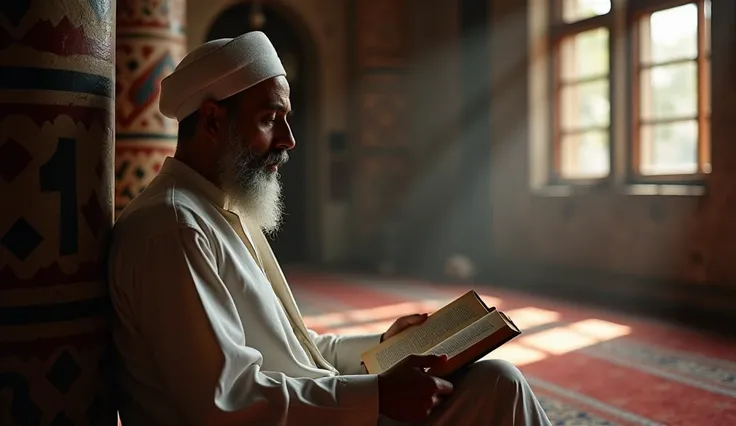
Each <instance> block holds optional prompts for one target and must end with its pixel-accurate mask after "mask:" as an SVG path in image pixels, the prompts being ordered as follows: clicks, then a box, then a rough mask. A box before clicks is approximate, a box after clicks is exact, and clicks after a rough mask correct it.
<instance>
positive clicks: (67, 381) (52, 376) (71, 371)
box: [46, 351, 82, 394]
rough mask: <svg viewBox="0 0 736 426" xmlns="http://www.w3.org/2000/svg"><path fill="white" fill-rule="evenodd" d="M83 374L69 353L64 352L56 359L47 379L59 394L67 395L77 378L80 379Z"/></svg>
mask: <svg viewBox="0 0 736 426" xmlns="http://www.w3.org/2000/svg"><path fill="white" fill-rule="evenodd" d="M81 372H82V370H81V369H80V368H79V365H78V364H77V363H76V361H74V358H73V357H72V356H71V355H70V354H69V352H67V351H64V352H62V354H61V355H59V357H58V358H56V361H55V362H54V364H53V365H52V366H51V369H50V370H49V372H48V374H46V378H47V379H48V380H49V382H50V383H51V384H52V385H54V387H56V389H58V390H59V392H61V393H63V394H66V393H67V392H69V389H70V388H71V387H72V385H73V384H74V382H75V381H76V380H77V378H79V374H80V373H81Z"/></svg>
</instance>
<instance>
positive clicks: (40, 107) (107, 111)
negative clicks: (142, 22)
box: [0, 0, 116, 425]
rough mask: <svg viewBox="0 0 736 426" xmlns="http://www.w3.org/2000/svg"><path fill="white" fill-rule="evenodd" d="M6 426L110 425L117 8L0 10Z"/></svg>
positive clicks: (37, 4) (68, 2) (1, 328)
mask: <svg viewBox="0 0 736 426" xmlns="http://www.w3.org/2000/svg"><path fill="white" fill-rule="evenodd" d="M0 15H2V18H3V19H0V191H1V193H2V199H1V200H0V424H3V425H6V424H7V425H16V424H17V425H48V424H54V425H67V424H74V425H114V424H115V422H116V417H115V411H114V409H113V407H112V405H111V404H110V398H109V395H110V392H109V383H108V382H107V380H106V379H107V377H108V376H107V374H106V373H104V372H103V371H104V370H103V367H107V366H108V365H109V362H107V361H108V358H107V357H106V356H105V355H106V354H107V353H108V351H107V350H108V348H109V347H110V339H109V330H108V325H109V324H108V322H107V313H108V312H109V311H108V306H109V304H108V303H107V302H106V301H107V300H108V299H107V294H106V286H105V284H104V280H103V267H102V266H103V261H104V260H103V256H102V255H103V252H104V244H105V240H106V236H107V235H108V232H109V231H110V228H111V226H112V221H113V199H112V176H113V121H112V120H113V82H114V77H115V76H114V56H113V46H114V34H115V10H114V7H113V2H112V0H94V1H92V0H53V1H51V0H36V1H3V2H2V3H0Z"/></svg>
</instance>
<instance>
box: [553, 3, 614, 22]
mask: <svg viewBox="0 0 736 426" xmlns="http://www.w3.org/2000/svg"><path fill="white" fill-rule="evenodd" d="M610 11H611V0H563V1H562V20H563V21H565V22H575V21H580V20H583V19H587V18H592V17H593V16H598V15H605V14H606V13H608V12H610Z"/></svg>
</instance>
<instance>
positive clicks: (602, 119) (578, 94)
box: [560, 79, 611, 131]
mask: <svg viewBox="0 0 736 426" xmlns="http://www.w3.org/2000/svg"><path fill="white" fill-rule="evenodd" d="M561 101H562V106H561V108H562V109H561V111H560V112H561V113H560V124H561V127H562V130H563V131H570V130H578V129H585V128H589V127H594V126H595V127H605V126H608V124H609V122H610V117H611V106H610V102H609V99H608V79H606V80H595V81H591V82H586V83H576V84H570V85H567V86H564V87H563V88H562V93H561Z"/></svg>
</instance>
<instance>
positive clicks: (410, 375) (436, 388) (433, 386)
mask: <svg viewBox="0 0 736 426" xmlns="http://www.w3.org/2000/svg"><path fill="white" fill-rule="evenodd" d="M446 360H447V356H446V355H409V356H408V357H406V358H405V359H404V360H403V361H401V362H400V363H398V364H396V365H395V366H394V367H392V368H391V369H390V370H388V371H386V372H384V373H382V374H379V375H378V412H379V413H380V414H382V415H384V416H386V417H389V418H391V419H394V420H396V421H400V422H410V423H414V422H419V421H422V420H424V419H426V418H427V417H428V416H429V414H430V413H431V412H432V409H433V408H434V407H436V406H437V405H438V404H439V403H440V402H442V399H441V398H442V395H447V394H449V393H451V392H452V383H450V382H448V381H446V380H442V379H440V378H438V377H434V376H432V375H430V374H428V373H426V372H425V369H426V368H431V367H438V366H440V365H442V363H444V362H445V361H446Z"/></svg>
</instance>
